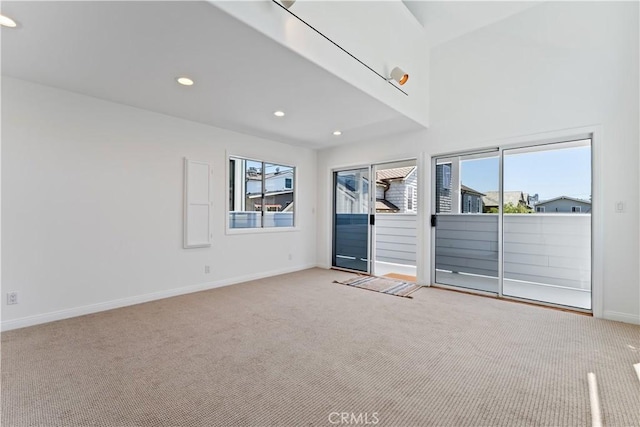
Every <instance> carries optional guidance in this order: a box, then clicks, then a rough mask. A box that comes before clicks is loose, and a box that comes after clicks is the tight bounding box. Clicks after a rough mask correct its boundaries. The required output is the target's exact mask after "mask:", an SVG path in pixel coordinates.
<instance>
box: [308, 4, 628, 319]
mask: <svg viewBox="0 0 640 427" xmlns="http://www.w3.org/2000/svg"><path fill="white" fill-rule="evenodd" d="M638 33H639V29H638V3H635V2H633V3H606V2H603V3H591V2H547V3H543V4H541V5H538V6H535V7H533V8H531V9H529V10H526V11H525V12H523V13H521V14H518V15H514V16H512V17H510V18H508V19H506V20H504V21H502V22H499V23H496V24H494V25H491V26H488V27H485V28H483V29H481V30H478V31H475V32H473V33H470V34H468V35H466V36H464V37H461V38H459V39H455V40H452V41H450V42H448V43H445V44H443V45H441V46H439V47H437V48H435V49H434V50H432V51H431V57H430V61H431V68H430V78H431V84H430V87H431V88H432V90H431V96H430V102H431V119H430V122H431V123H430V124H431V127H430V129H429V130H428V131H424V132H420V133H416V134H408V135H404V136H401V137H398V138H394V139H392V140H389V139H385V140H379V141H368V142H366V143H363V144H359V145H352V146H348V147H342V148H334V149H329V150H325V151H322V152H320V153H319V155H318V174H319V176H318V179H319V182H320V184H321V185H320V187H319V191H318V198H319V199H318V200H319V201H322V200H329V199H328V197H330V191H331V188H330V180H329V177H328V176H329V171H330V169H331V168H333V167H337V166H346V165H349V164H363V163H367V162H376V161H386V160H391V159H395V158H401V157H416V156H419V155H420V153H421V152H424V153H425V158H426V159H427V161H426V162H424V165H423V168H422V169H421V170H420V171H419V174H420V176H421V178H420V182H421V183H424V184H427V185H422V186H421V187H420V189H419V192H420V193H419V195H420V196H421V197H419V205H420V206H419V207H420V209H421V210H420V211H421V212H422V213H423V214H424V213H425V212H430V209H431V206H430V204H431V199H430V197H429V196H430V191H429V190H430V189H429V188H428V187H429V185H428V184H429V182H428V181H427V179H426V178H425V177H430V176H431V171H430V164H429V161H428V159H430V158H431V156H433V155H437V154H445V153H451V152H455V151H457V150H469V149H474V148H486V147H492V146H496V145H499V144H502V143H505V141H514V140H515V139H521V140H530V141H536V138H540V136H536V134H540V133H548V132H555V131H559V130H563V129H574V128H583V127H590V126H599V128H600V130H601V132H600V133H599V136H600V138H599V140H598V141H597V143H598V144H599V147H597V148H596V150H595V156H596V157H597V158H596V163H598V164H599V165H600V166H601V168H600V169H599V172H598V174H597V175H595V176H594V177H593V179H594V181H596V182H597V183H596V186H599V187H600V190H601V191H600V194H598V195H596V194H594V208H595V204H596V203H598V202H597V200H598V199H600V203H601V207H602V215H603V217H602V218H601V221H600V225H601V227H602V236H603V245H602V247H601V248H600V251H601V253H602V257H603V259H602V263H603V277H604V288H603V292H604V295H603V296H602V298H601V299H602V301H600V303H602V306H603V307H602V308H603V313H602V314H603V316H604V317H606V318H609V319H615V320H621V321H627V322H635V323H640V277H639V272H638V268H637V264H638V259H640V250H639V247H638V246H639V243H638V242H639V230H638V217H639V207H638V197H637V195H638V193H639V191H638V190H639V186H640V185H639V184H640V182H639V181H640V177H639V176H638V154H639V153H638V146H639V139H640V135H639V129H638V116H639V113H640V111H639V102H638V93H639V87H638V80H639V79H638V77H639V76H638V51H639V46H638ZM568 133H571V132H570V131H569V132H568ZM519 137H523V138H519ZM619 200H620V201H624V202H625V209H626V210H625V212H624V213H615V209H614V208H615V202H616V201H619ZM318 206H322V205H321V204H319V205H318ZM595 218H596V217H595V216H594V220H596V219H595ZM318 220H319V224H318V259H319V262H320V263H322V264H323V265H328V264H330V262H331V246H330V240H329V239H328V238H327V237H325V236H327V235H330V224H331V222H330V221H331V215H330V209H328V208H327V207H324V206H323V209H322V210H321V211H319V217H318ZM426 220H427V215H424V219H423V221H426ZM425 238H426V242H422V243H421V245H423V248H424V249H423V250H424V251H425V253H424V255H423V256H422V257H421V259H422V260H423V263H425V265H426V269H428V268H429V266H428V264H426V261H425V260H429V259H430V253H429V252H430V249H429V243H428V242H429V241H430V228H429V227H425ZM423 268H424V267H423ZM418 271H419V272H420V271H421V270H420V265H419V267H418ZM419 274H420V273H419ZM423 274H424V273H423ZM424 277H425V276H423V278H424ZM597 303H598V302H597V301H596V304H597Z"/></svg>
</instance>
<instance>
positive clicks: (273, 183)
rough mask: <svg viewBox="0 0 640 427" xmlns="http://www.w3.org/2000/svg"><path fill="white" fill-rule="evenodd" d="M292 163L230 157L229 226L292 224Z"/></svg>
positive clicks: (260, 226)
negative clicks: (287, 164)
mask: <svg viewBox="0 0 640 427" xmlns="http://www.w3.org/2000/svg"><path fill="white" fill-rule="evenodd" d="M294 182H295V167H293V166H286V165H280V164H275V163H267V162H263V161H259V160H249V159H243V158H239V157H230V158H229V228H270V227H293V226H294Z"/></svg>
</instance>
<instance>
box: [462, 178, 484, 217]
mask: <svg viewBox="0 0 640 427" xmlns="http://www.w3.org/2000/svg"><path fill="white" fill-rule="evenodd" d="M483 196H484V194H483V193H481V192H479V191H476V190H474V189H473V188H470V187H467V186H466V185H462V184H461V185H460V201H461V206H460V208H461V209H460V210H461V212H462V213H482V212H483V209H482V206H483V204H482V197H483Z"/></svg>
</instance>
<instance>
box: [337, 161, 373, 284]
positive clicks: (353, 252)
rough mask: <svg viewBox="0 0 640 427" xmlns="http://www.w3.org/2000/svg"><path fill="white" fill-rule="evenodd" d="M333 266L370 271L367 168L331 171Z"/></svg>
mask: <svg viewBox="0 0 640 427" xmlns="http://www.w3.org/2000/svg"><path fill="white" fill-rule="evenodd" d="M333 181H334V191H333V193H334V204H333V206H334V220H333V227H334V228H333V266H334V267H341V268H347V269H349V270H357V271H363V272H367V273H368V272H370V265H369V264H370V262H369V228H370V226H369V168H363V169H353V170H346V171H340V172H334V175H333Z"/></svg>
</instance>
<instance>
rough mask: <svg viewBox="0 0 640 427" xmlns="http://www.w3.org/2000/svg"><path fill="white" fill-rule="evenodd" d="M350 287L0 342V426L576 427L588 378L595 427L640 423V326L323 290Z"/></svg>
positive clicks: (275, 284)
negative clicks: (599, 421)
mask: <svg viewBox="0 0 640 427" xmlns="http://www.w3.org/2000/svg"><path fill="white" fill-rule="evenodd" d="M349 277H352V275H351V274H349V273H345V272H338V271H329V270H322V269H311V270H306V271H302V272H298V273H292V274H287V275H283V276H278V277H272V278H268V279H262V280H257V281H252V282H247V283H244V284H239V285H234V286H228V287H224V288H219V289H214V290H210V291H205V292H199V293H195V294H190V295H184V296H179V297H174V298H169V299H165V300H160V301H155V302H150V303H146V304H140V305H136V306H131V307H126V308H121V309H117V310H111V311H107V312H102V313H97V314H92V315H88V316H83V317H78V318H73V319H68V320H63V321H58V322H52V323H49V324H45V325H39V326H34V327H29V328H24V329H20V330H15V331H9V332H5V333H2V384H1V386H2V415H1V416H2V426H36V425H42V426H267V425H278V426H325V425H326V426H331V425H347V424H349V425H356V424H360V425H363V424H364V423H365V421H368V423H369V425H372V424H376V425H378V426H588V425H590V409H589V408H590V407H589V393H588V386H587V373H588V372H594V373H595V374H596V376H597V380H598V386H599V393H600V398H601V405H602V414H603V420H604V425H605V426H638V425H640V381H638V378H637V376H636V374H635V372H634V369H633V364H635V363H639V362H640V327H638V326H634V325H628V324H622V323H617V322H611V321H605V320H599V319H593V318H591V317H587V316H581V315H577V314H573V313H567V312H562V311H558V310H551V309H546V308H541V307H535V306H530V305H524V304H517V303H512V302H506V301H499V300H496V299H491V298H483V297H478V296H473V295H467V294H462V293H457V292H450V291H446V290H442V289H435V288H424V289H420V290H419V291H417V292H415V293H414V294H413V295H412V296H413V297H414V298H413V299H408V298H390V297H389V296H388V295H384V294H380V293H376V292H363V291H362V290H360V289H356V288H353V287H350V286H337V285H336V284H334V283H332V282H333V280H346V279H348V278H349ZM343 413H344V414H346V417H347V418H342V416H343V415H342V414H343ZM336 414H337V415H336ZM344 420H346V421H347V422H346V423H344V422H343V421H344Z"/></svg>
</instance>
